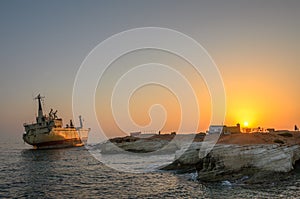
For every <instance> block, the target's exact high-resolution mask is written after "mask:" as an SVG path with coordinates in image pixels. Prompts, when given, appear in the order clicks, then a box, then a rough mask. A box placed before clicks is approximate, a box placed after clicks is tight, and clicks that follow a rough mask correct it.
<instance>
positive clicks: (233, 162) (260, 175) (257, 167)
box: [162, 143, 300, 183]
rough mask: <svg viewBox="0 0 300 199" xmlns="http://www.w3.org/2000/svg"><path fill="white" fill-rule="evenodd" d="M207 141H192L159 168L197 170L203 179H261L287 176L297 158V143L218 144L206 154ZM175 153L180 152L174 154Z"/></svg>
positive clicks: (256, 181)
mask: <svg viewBox="0 0 300 199" xmlns="http://www.w3.org/2000/svg"><path fill="white" fill-rule="evenodd" d="M205 144H207V143H193V144H192V145H191V146H190V147H189V148H188V149H187V150H185V149H182V150H185V152H184V153H183V154H182V153H181V152H180V151H177V152H176V156H175V161H174V162H173V163H172V164H170V165H168V166H166V167H164V168H162V169H163V170H176V171H179V172H189V171H193V170H194V171H197V175H198V180H200V181H202V182H217V181H225V180H229V181H239V180H240V181H243V183H264V182H266V181H270V179H272V180H276V179H277V180H282V179H284V178H286V177H288V175H287V174H288V173H289V172H291V171H292V170H293V169H294V167H295V165H296V163H297V161H299V159H300V146H299V145H294V146H281V145H279V144H274V145H268V144H266V145H263V144H259V145H244V146H241V145H234V144H231V145H229V144H217V145H216V146H214V148H213V149H212V151H210V152H209V153H207V154H206V152H205V148H206V146H204V147H203V145H205ZM177 154H182V155H180V156H177Z"/></svg>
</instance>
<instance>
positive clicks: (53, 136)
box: [23, 94, 90, 148]
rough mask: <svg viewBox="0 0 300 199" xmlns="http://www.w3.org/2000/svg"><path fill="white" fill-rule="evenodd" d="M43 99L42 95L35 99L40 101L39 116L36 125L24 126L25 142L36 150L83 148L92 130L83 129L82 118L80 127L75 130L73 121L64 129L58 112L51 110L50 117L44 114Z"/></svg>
mask: <svg viewBox="0 0 300 199" xmlns="http://www.w3.org/2000/svg"><path fill="white" fill-rule="evenodd" d="M42 98H43V97H42V96H41V95H40V94H39V95H38V96H37V97H36V98H35V99H36V100H37V101H38V115H37V117H36V122H35V123H32V124H27V123H25V124H24V127H25V133H24V134H23V140H24V141H25V142H26V143H28V144H30V145H32V146H34V148H61V147H72V146H83V145H84V143H85V142H86V141H87V138H88V133H89V131H90V129H84V128H83V125H82V119H81V116H79V120H80V127H77V128H75V127H74V125H73V122H72V120H70V124H67V125H66V127H63V121H62V119H61V118H58V117H57V111H53V109H51V110H50V112H49V114H48V115H44V114H43V108H42V102H41V99H42Z"/></svg>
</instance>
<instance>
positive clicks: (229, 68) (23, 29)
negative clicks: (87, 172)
mask: <svg viewBox="0 0 300 199" xmlns="http://www.w3.org/2000/svg"><path fill="white" fill-rule="evenodd" d="M299 9H300V1H298V0H286V1H276V0H268V1H267V0H258V1H255V0H251V1H243V0H236V1H232V0H229V1H228V0H222V1H221V0H220V1H211V0H210V1H174V0H170V1H167V0H164V1H160V0H159V1H140V0H137V1H133V0H130V1H123V0H122V1H113V0H112V1H76V0H72V1H67V0H65V1H55V0H54V1H43V0H42V1H29V0H26V1H14V0H7V1H6V0H2V1H0V44H1V45H0V92H1V95H0V110H1V111H0V134H1V135H14V136H19V135H20V134H21V133H22V132H23V126H22V125H23V122H28V121H31V120H33V119H34V114H35V113H36V104H35V102H34V101H33V100H32V98H33V96H34V95H36V94H37V93H39V92H40V93H41V94H42V95H45V96H46V104H45V108H46V109H49V108H50V107H54V108H56V109H58V110H59V113H60V116H62V117H63V118H64V119H65V121H68V119H69V118H71V117H72V89H73V83H74V80H75V76H76V73H77V70H78V69H79V67H80V65H81V63H82V61H83V60H84V58H85V57H86V56H87V54H88V53H89V52H90V51H91V50H92V49H93V48H94V47H95V46H96V45H97V44H99V43H100V42H101V41H103V40H104V39H106V38H108V37H110V36H111V35H113V34H116V33H119V32H121V31H125V30H128V29H131V28H137V27H145V26H155V27H165V28H170V29H174V30H177V31H180V32H182V33H184V34H187V35H189V36H190V37H192V38H194V39H195V40H197V41H198V42H199V43H200V44H202V45H203V47H204V48H205V49H206V50H207V51H208V53H209V54H210V55H211V57H212V58H213V60H214V61H215V63H216V64H217V66H218V68H219V70H220V72H221V75H222V77H223V81H224V85H225V89H226V96H227V115H226V121H225V123H226V124H236V123H237V122H240V123H243V122H245V121H248V122H249V125H250V126H253V127H256V126H262V127H275V128H279V129H292V128H293V126H294V125H295V124H298V126H300V103H299V99H300V92H299V90H300V89H299V88H300V61H299V60H300V59H299V57H300V45H299V44H300V38H299V35H300V12H299ZM199 85H200V86H199V87H198V88H196V90H197V89H198V90H200V91H199V93H201V91H202V90H201V89H202V88H203V95H204V97H203V98H202V97H201V96H200V95H202V94H199V93H198V94H197V95H199V96H198V98H201V99H202V101H201V105H200V108H201V107H203V108H202V110H203V111H202V112H201V121H199V124H200V126H199V131H201V130H205V129H206V128H207V127H208V125H209V118H210V113H209V111H208V110H209V109H207V107H210V104H209V100H208V99H207V98H208V97H209V95H207V94H205V92H207V91H205V86H203V85H202V84H201V83H200V84H199ZM147 89H150V90H151V89H152V90H153V89H155V88H154V87H149V88H146V90H144V91H143V90H142V89H141V90H138V91H137V92H136V93H135V94H134V96H133V98H132V100H131V104H130V106H131V107H132V108H131V109H132V111H133V113H132V116H133V118H134V119H135V120H136V122H137V123H139V124H141V125H145V124H147V122H149V121H148V120H149V118H148V114H147V108H146V107H149V106H150V105H151V104H153V103H159V102H160V101H159V100H160V99H161V100H162V102H161V103H162V104H166V110H169V111H171V113H170V115H173V116H172V117H171V118H170V119H169V120H167V123H166V128H165V130H166V131H169V130H170V131H171V130H172V129H176V128H177V126H178V120H179V119H180V116H179V114H180V111H178V105H176V99H175V98H174V97H172V94H171V93H169V92H166V91H159V89H161V88H157V89H158V90H156V92H160V93H164V94H162V96H165V97H161V98H160V99H159V98H150V97H148V98H149V100H148V101H147V102H144V100H145V96H147V93H149V92H145V91H147ZM165 99H170V101H165ZM142 102H144V103H142ZM172 104H174V106H173V105H172ZM97 107H98V109H97V112H98V113H99V115H100V116H99V117H100V118H101V114H102V116H103V111H102V112H101V104H100V105H99V106H97ZM176 107H177V108H176ZM205 107H206V108H205ZM110 122H111V121H110V120H107V121H105V122H104V123H105V125H106V126H108V127H109V126H111V124H110ZM110 133H111V134H110V135H112V136H115V135H117V133H115V132H114V129H110Z"/></svg>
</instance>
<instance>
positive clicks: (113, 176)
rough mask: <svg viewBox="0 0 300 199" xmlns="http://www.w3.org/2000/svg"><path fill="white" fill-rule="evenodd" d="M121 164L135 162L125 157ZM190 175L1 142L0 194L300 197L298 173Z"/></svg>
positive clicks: (76, 151)
mask: <svg viewBox="0 0 300 199" xmlns="http://www.w3.org/2000/svg"><path fill="white" fill-rule="evenodd" d="M116 158H119V159H120V158H122V157H121V156H120V155H119V156H116ZM157 161H164V158H162V157H157ZM165 161H166V162H168V161H169V160H168V158H166V160H165ZM122 164H124V165H123V166H126V164H134V162H133V161H132V160H128V161H127V160H126V159H125V158H124V161H123V163H122ZM154 164H155V161H154ZM119 166H121V167H122V165H119ZM192 177H193V174H184V175H178V174H173V173H170V172H160V171H157V170H154V171H153V172H150V173H124V172H119V171H116V170H114V169H112V168H109V167H106V166H105V165H104V164H103V163H101V162H100V161H98V160H96V159H95V158H94V157H93V156H92V155H91V154H90V153H89V152H88V150H87V149H86V148H85V147H80V148H68V149H55V150H32V149H31V147H30V146H28V145H25V144H23V143H18V142H16V143H9V144H8V143H0V198H175V197H176V198H297V197H298V198H299V197H300V175H295V177H294V178H293V179H292V180H291V181H289V182H283V183H282V184H281V185H280V186H279V185H276V186H271V187H270V186H269V187H263V186H257V187H253V186H249V185H248V186H241V185H233V186H222V185H221V183H216V184H202V183H200V182H195V181H193V180H192Z"/></svg>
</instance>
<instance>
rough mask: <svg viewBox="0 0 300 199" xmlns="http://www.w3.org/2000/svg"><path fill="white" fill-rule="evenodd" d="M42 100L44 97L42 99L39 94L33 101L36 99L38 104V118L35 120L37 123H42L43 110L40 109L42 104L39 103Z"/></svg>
mask: <svg viewBox="0 0 300 199" xmlns="http://www.w3.org/2000/svg"><path fill="white" fill-rule="evenodd" d="M42 98H44V97H42V96H41V95H40V94H39V95H38V96H37V97H36V98H34V99H37V100H38V103H39V109H38V116H37V118H36V120H37V123H42V121H43V117H44V115H43V108H42V102H41V99H42Z"/></svg>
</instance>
